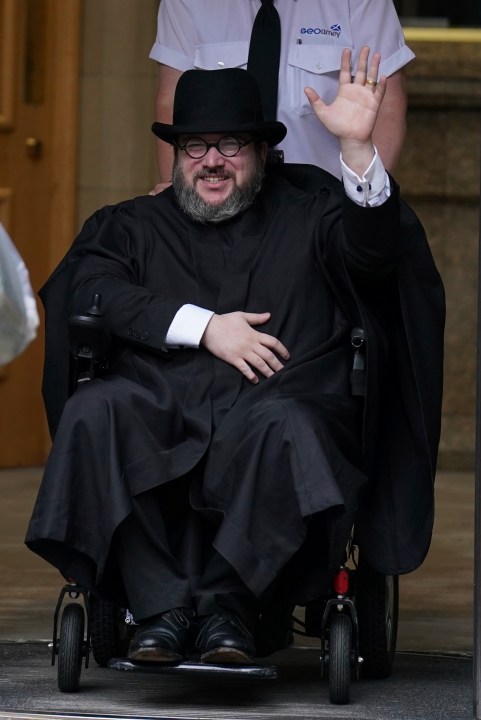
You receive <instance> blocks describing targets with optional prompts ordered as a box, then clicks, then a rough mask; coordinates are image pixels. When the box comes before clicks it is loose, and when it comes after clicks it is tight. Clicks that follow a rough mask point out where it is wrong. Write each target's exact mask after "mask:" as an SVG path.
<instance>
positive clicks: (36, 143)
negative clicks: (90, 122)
mask: <svg viewBox="0 0 481 720" xmlns="http://www.w3.org/2000/svg"><path fill="white" fill-rule="evenodd" d="M79 11H80V3H79V1H78V0H68V1H67V2H66V1H65V0H0V58H1V66H0V221H1V222H2V223H3V224H4V225H5V227H6V228H7V230H8V232H9V234H10V235H11V237H12V239H13V241H14V243H15V245H16V246H17V248H18V250H19V252H20V254H21V255H22V257H23V259H24V261H25V263H26V265H27V267H28V270H29V273H30V279H31V283H32V287H33V288H34V290H35V291H38V289H39V288H40V287H41V285H42V284H43V283H44V282H45V280H46V279H47V277H48V275H49V274H50V272H51V270H52V269H53V266H54V265H55V263H56V261H57V259H58V254H59V249H58V247H57V245H58V240H59V238H60V244H61V242H62V237H61V236H62V233H61V232H60V233H59V232H58V229H57V228H58V227H60V228H63V229H64V231H67V232H68V242H70V239H71V237H73V234H74V213H73V207H74V193H75V151H74V148H75V143H76V131H77V125H76V115H77V83H78V55H77V56H76V55H75V52H74V53H72V52H71V48H74V50H75V48H78V38H79V28H80V16H79ZM67 47H68V48H69V52H68V53H67V52H66V48H67ZM66 86H68V87H69V88H70V92H69V93H67V96H65V93H64V88H65V87H66ZM59 99H61V100H62V106H60V103H59ZM69 101H70V105H69V106H67V107H66V106H64V105H63V103H64V102H66V103H68V102H69ZM59 118H62V122H65V123H66V127H64V128H63V131H62V134H61V135H60V139H59V133H58V132H55V130H56V128H58V126H59ZM66 157H67V159H68V160H69V165H68V172H65V171H62V172H61V171H60V170H59V168H62V169H65V167H66V165H65V158H66ZM39 311H40V314H41V315H42V313H41V308H40V307H39ZM42 362H43V325H42V326H41V328H40V331H39V335H38V337H37V339H36V340H35V341H34V342H33V343H32V344H31V345H30V346H29V347H28V348H27V349H26V351H25V352H24V353H23V354H22V355H21V356H20V357H19V358H17V359H15V360H14V361H13V362H11V363H10V364H9V365H7V366H5V367H3V368H2V369H1V372H0V467H15V466H20V465H37V464H41V463H43V462H44V460H45V457H46V453H47V451H48V448H49V440H48V433H47V427H46V422H45V414H44V409H43V402H42V398H41V376H42Z"/></svg>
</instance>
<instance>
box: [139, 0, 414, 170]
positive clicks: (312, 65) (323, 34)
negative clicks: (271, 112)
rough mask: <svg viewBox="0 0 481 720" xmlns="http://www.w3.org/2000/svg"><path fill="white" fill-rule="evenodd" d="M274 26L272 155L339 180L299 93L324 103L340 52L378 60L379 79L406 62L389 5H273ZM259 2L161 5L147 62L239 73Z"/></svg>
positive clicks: (326, 0)
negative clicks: (277, 152)
mask: <svg viewBox="0 0 481 720" xmlns="http://www.w3.org/2000/svg"><path fill="white" fill-rule="evenodd" d="M274 4H275V6H276V8H277V10H278V12H279V16H280V20H281V33H282V36H281V59H280V69H279V94H278V111H277V119H278V120H280V121H281V122H283V123H284V124H285V125H286V126H287V136H286V138H285V140H283V141H282V143H280V144H279V146H278V147H279V148H281V149H282V150H284V155H285V160H286V162H300V163H312V164H314V165H319V166H321V167H323V168H325V169H326V170H329V171H330V172H332V173H333V174H334V175H337V176H338V177H340V175H341V171H340V163H339V142H338V140H337V138H335V137H334V136H333V135H331V134H330V133H329V132H328V131H327V130H325V128H324V127H323V126H322V125H321V124H320V123H319V121H318V120H317V118H316V116H315V115H314V113H313V111H312V109H311V106H310V105H309V102H308V100H307V98H306V96H305V94H304V88H305V87H306V86H310V87H312V88H314V90H316V92H317V93H319V95H320V96H321V97H322V98H323V99H324V101H325V102H327V103H330V102H332V100H333V99H334V97H335V95H336V92H337V87H338V79H339V69H340V64H341V53H342V50H343V48H346V47H347V48H351V50H352V64H353V66H355V65H356V63H357V58H358V53H359V51H360V49H361V47H362V46H363V45H368V46H369V47H370V48H371V50H372V51H373V52H374V51H376V52H380V53H381V67H380V75H388V76H389V75H392V74H393V73H394V72H396V70H399V69H400V68H401V67H403V66H404V65H406V64H407V63H408V62H409V61H410V60H412V58H413V57H414V53H413V52H412V51H411V50H410V49H409V48H408V47H407V45H406V43H405V40H404V35H403V32H402V28H401V26H400V23H399V20H398V17H397V14H396V11H395V9H394V6H393V4H392V0H274ZM260 5H261V2H260V0H162V2H161V3H160V7H159V14H158V26H157V38H156V41H155V43H154V45H153V47H152V50H151V53H150V56H149V57H151V58H152V59H153V60H156V61H157V62H159V63H163V64H164V65H168V66H170V67H173V68H176V69H177V70H181V71H182V72H183V71H185V70H189V69H191V68H199V69H204V70H215V69H219V70H220V69H222V68H226V67H241V68H246V67H247V56H248V52H249V40H250V35H251V30H252V25H253V22H254V18H255V16H256V14H257V11H258V10H259V7H260Z"/></svg>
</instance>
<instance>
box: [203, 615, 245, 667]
mask: <svg viewBox="0 0 481 720" xmlns="http://www.w3.org/2000/svg"><path fill="white" fill-rule="evenodd" d="M196 646H197V647H198V648H199V650H200V653H201V655H200V660H201V662H203V663H209V664H216V663H221V664H222V663H224V664H231V665H232V664H233V665H252V663H253V662H254V655H255V654H256V648H255V645H254V640H253V638H252V635H251V633H250V632H249V630H248V629H247V628H246V626H245V625H244V624H243V623H242V621H241V620H240V619H239V618H238V617H237V616H236V615H234V614H233V613H230V612H228V611H227V610H222V611H220V612H218V613H215V614H214V615H209V616H208V617H207V618H206V619H205V620H204V621H203V623H202V624H201V628H200V632H199V634H198V636H197V640H196Z"/></svg>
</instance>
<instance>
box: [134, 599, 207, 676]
mask: <svg viewBox="0 0 481 720" xmlns="http://www.w3.org/2000/svg"><path fill="white" fill-rule="evenodd" d="M193 616H194V613H193V611H192V610H189V609H188V608H174V609H172V610H169V611H168V612H165V613H162V615H157V616H156V617H155V618H152V619H151V620H148V621H146V622H145V623H141V624H140V625H139V629H138V630H137V632H136V633H135V635H134V637H133V638H132V640H131V643H130V648H129V653H128V656H129V658H130V660H142V661H147V662H164V663H176V662H180V661H181V660H183V659H184V656H185V651H186V645H187V636H188V632H189V628H190V624H191V620H192V618H193Z"/></svg>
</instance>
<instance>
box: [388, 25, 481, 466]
mask: <svg viewBox="0 0 481 720" xmlns="http://www.w3.org/2000/svg"><path fill="white" fill-rule="evenodd" d="M405 34H406V39H407V42H408V44H409V46H410V47H411V48H412V50H413V51H414V52H415V53H416V59H415V60H414V61H413V62H412V63H410V65H408V68H407V75H408V93H409V110H408V136H407V140H406V145H405V151H404V154H403V158H402V161H401V164H400V167H399V170H398V173H397V180H398V181H399V183H400V185H401V190H402V193H403V196H404V197H405V198H406V199H407V200H408V202H409V203H410V204H411V205H412V206H413V208H414V209H415V210H416V212H417V213H418V215H419V217H420V219H421V221H422V222H423V224H424V227H425V229H426V233H427V236H428V239H429V242H430V245H431V248H432V251H433V254H434V257H435V259H436V262H437V265H438V268H439V270H440V272H441V275H442V277H443V280H444V283H445V288H446V299H447V323H446V346H445V390H444V405H443V427H442V438H441V447H440V457H439V464H440V467H442V468H444V469H468V470H470V469H473V467H474V426H475V393H476V304H477V258H478V239H479V235H478V220H479V187H480V186H479V171H480V147H481V30H474V29H473V30H456V29H421V28H418V29H414V28H411V29H409V28H408V29H406V30H405Z"/></svg>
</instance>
